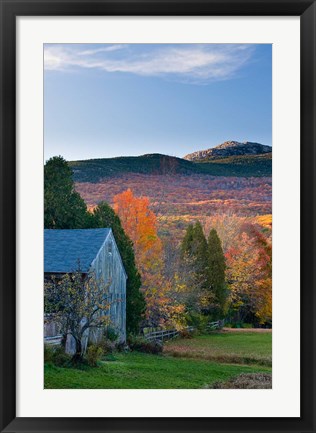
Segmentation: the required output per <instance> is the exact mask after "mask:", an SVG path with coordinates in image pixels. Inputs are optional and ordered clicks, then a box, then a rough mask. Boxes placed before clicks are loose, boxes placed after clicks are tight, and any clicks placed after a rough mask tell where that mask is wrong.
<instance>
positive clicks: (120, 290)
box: [44, 228, 127, 353]
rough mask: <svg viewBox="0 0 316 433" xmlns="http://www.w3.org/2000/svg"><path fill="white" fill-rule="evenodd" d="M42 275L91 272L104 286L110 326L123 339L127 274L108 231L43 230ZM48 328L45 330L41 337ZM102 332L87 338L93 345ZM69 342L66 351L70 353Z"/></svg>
mask: <svg viewBox="0 0 316 433" xmlns="http://www.w3.org/2000/svg"><path fill="white" fill-rule="evenodd" d="M44 239H45V243H44V276H45V278H50V277H51V276H52V275H59V276H60V275H63V274H66V273H72V272H74V271H76V270H78V267H79V268H80V270H81V272H82V273H83V274H87V273H88V272H94V273H95V276H96V278H97V280H99V281H100V282H103V283H105V284H106V285H107V286H108V287H107V290H108V294H109V301H110V304H111V307H110V310H109V313H108V314H109V315H110V318H111V324H110V326H111V327H112V328H114V329H115V331H116V332H117V333H118V335H119V341H121V342H124V341H125V340H126V279H127V275H126V272H125V269H124V266H123V262H122V259H121V256H120V253H119V250H118V248H117V245H116V242H115V238H114V236H113V233H112V230H111V229H110V228H104V229H73V230H66V229H65V230H51V229H46V230H44ZM49 329H52V327H51V326H49V327H46V331H45V337H52V335H47V334H49V333H50V331H49ZM101 336H102V330H98V331H95V332H92V331H90V335H89V339H90V341H92V342H97V341H98V340H99V339H100V338H101ZM71 346H72V344H71V341H70V342H68V344H67V347H68V352H70V353H71V352H72V347H71Z"/></svg>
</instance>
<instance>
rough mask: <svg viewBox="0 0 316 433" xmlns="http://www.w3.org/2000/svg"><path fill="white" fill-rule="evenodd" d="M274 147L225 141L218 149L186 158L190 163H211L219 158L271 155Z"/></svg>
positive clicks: (198, 152)
mask: <svg viewBox="0 0 316 433" xmlns="http://www.w3.org/2000/svg"><path fill="white" fill-rule="evenodd" d="M271 152H272V147H271V146H266V145H264V144H260V143H253V142H251V141H245V142H243V143H240V142H238V141H225V143H222V144H219V145H218V146H216V147H212V148H211V149H206V150H198V151H197V152H193V153H189V154H188V155H185V156H184V159H186V160H188V161H195V162H197V161H201V162H202V161H209V160H214V159H219V158H227V157H230V156H238V155H262V154H265V153H271Z"/></svg>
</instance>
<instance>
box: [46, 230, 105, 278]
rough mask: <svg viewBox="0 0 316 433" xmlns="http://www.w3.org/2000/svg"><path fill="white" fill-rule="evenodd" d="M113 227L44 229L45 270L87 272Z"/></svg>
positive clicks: (50, 271)
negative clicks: (77, 270) (79, 269)
mask: <svg viewBox="0 0 316 433" xmlns="http://www.w3.org/2000/svg"><path fill="white" fill-rule="evenodd" d="M110 231H111V229H109V228H105V229H75V230H50V229H46V230H44V272H49V273H57V272H62V273H66V272H73V271H75V270H76V269H77V268H78V260H79V261H80V268H81V270H82V272H87V271H88V270H89V268H90V265H91V263H92V261H93V260H94V259H95V257H96V255H97V254H98V252H99V250H100V248H101V246H102V244H103V242H104V241H105V239H106V238H107V236H108V234H109V233H110Z"/></svg>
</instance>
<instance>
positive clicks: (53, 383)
mask: <svg viewBox="0 0 316 433" xmlns="http://www.w3.org/2000/svg"><path fill="white" fill-rule="evenodd" d="M115 358H116V360H115V361H108V362H102V363H101V365H100V366H99V367H97V368H87V369H84V370H77V369H73V368H58V367H54V366H52V365H46V366H45V388H54V389H56V388H76V389H86V388H90V389H92V388H93V389H96V388H99V389H109V388H110V389H111V388H116V389H175V388H180V389H193V388H203V387H206V386H209V385H211V384H213V383H214V382H218V381H227V380H229V379H231V378H233V377H234V376H237V375H239V374H241V373H254V372H269V371H270V369H269V368H267V367H255V366H246V365H228V364H220V363H213V362H210V361H204V360H198V359H181V358H173V357H169V356H164V355H148V354H143V353H136V352H133V353H128V354H117V355H115Z"/></svg>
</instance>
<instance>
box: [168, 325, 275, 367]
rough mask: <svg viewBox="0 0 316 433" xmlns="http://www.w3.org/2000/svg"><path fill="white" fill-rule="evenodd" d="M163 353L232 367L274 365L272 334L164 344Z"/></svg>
mask: <svg viewBox="0 0 316 433" xmlns="http://www.w3.org/2000/svg"><path fill="white" fill-rule="evenodd" d="M164 353H165V354H168V355H171V356H175V357H180V358H199V359H207V360H209V361H216V362H223V363H229V364H230V363H233V364H259V365H265V366H271V365H272V333H256V332H251V331H249V332H240V333H239V332H214V333H212V334H209V335H201V336H197V337H194V338H192V339H183V338H182V339H180V338H179V339H175V340H171V341H168V342H166V343H165V346H164Z"/></svg>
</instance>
